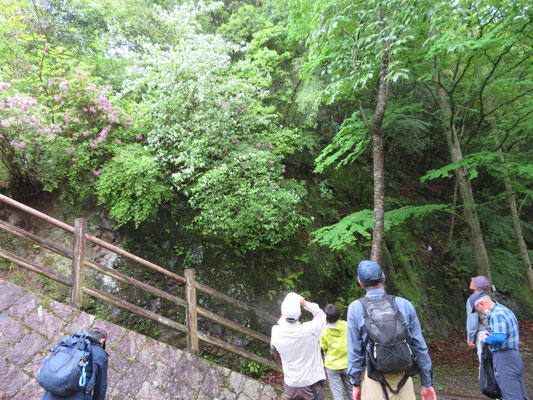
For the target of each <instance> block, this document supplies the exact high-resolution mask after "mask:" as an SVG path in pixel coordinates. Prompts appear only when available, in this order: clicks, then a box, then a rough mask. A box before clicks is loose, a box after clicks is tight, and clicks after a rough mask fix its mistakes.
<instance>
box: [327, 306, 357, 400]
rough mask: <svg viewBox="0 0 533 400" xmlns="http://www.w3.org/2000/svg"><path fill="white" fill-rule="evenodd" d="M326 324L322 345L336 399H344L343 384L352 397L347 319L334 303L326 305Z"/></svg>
mask: <svg viewBox="0 0 533 400" xmlns="http://www.w3.org/2000/svg"><path fill="white" fill-rule="evenodd" d="M324 312H325V313H326V326H325V327H324V329H323V330H322V334H321V335H320V347H321V348H322V350H324V352H325V353H326V359H325V362H324V366H325V367H326V373H327V375H328V380H329V387H330V388H331V393H332V394H333V399H334V400H343V399H344V396H343V389H342V388H343V386H344V388H345V390H346V395H347V396H348V398H350V396H351V394H352V385H351V384H350V376H349V375H348V370H347V368H348V334H347V325H346V321H343V320H341V319H339V318H340V311H339V309H338V308H337V307H335V306H334V305H333V304H328V305H326V306H325V307H324Z"/></svg>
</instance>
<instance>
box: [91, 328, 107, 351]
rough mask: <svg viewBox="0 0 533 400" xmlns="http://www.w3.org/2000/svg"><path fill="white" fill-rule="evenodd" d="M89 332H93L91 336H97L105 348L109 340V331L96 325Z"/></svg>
mask: <svg viewBox="0 0 533 400" xmlns="http://www.w3.org/2000/svg"><path fill="white" fill-rule="evenodd" d="M89 333H90V334H91V336H93V337H94V338H96V339H97V340H98V341H99V342H100V345H101V346H102V347H103V348H104V349H105V342H106V341H107V331H106V330H105V329H104V328H102V327H100V326H95V327H94V328H92V329H91V330H90V331H89Z"/></svg>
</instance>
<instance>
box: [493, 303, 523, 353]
mask: <svg viewBox="0 0 533 400" xmlns="http://www.w3.org/2000/svg"><path fill="white" fill-rule="evenodd" d="M488 317H489V332H490V333H491V334H493V333H503V334H504V335H506V336H507V338H506V339H505V341H504V342H503V343H501V344H495V345H493V346H491V348H492V351H499V350H505V349H517V350H518V344H519V342H520V336H519V333H518V321H517V319H516V317H515V315H514V314H513V312H512V311H511V310H509V309H508V308H507V307H504V306H502V305H501V304H495V305H494V307H493V308H492V310H491V312H490V313H489V315H488Z"/></svg>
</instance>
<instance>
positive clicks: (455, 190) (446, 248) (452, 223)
mask: <svg viewBox="0 0 533 400" xmlns="http://www.w3.org/2000/svg"><path fill="white" fill-rule="evenodd" d="M457 187H458V185H457V179H456V180H455V183H454V185H453V203H452V205H453V208H454V210H455V207H457ZM454 229H455V214H452V216H451V218H450V231H449V233H448V240H447V241H446V246H444V248H445V250H444V251H445V252H448V247H449V246H450V243H451V242H452V239H453V230H454Z"/></svg>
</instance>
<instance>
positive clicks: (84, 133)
mask: <svg viewBox="0 0 533 400" xmlns="http://www.w3.org/2000/svg"><path fill="white" fill-rule="evenodd" d="M81 134H82V135H83V136H87V135H89V134H88V133H87V132H85V131H83V132H82V133H81Z"/></svg>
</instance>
